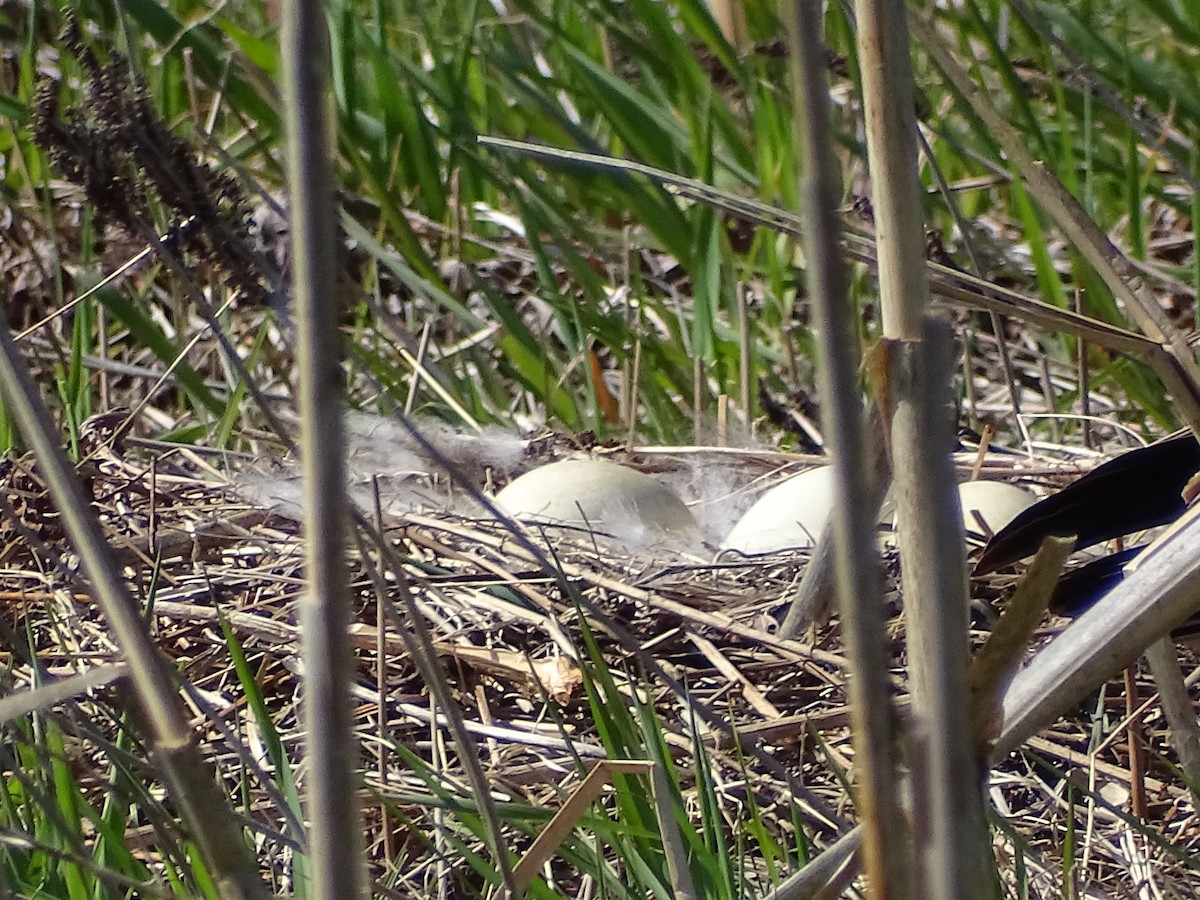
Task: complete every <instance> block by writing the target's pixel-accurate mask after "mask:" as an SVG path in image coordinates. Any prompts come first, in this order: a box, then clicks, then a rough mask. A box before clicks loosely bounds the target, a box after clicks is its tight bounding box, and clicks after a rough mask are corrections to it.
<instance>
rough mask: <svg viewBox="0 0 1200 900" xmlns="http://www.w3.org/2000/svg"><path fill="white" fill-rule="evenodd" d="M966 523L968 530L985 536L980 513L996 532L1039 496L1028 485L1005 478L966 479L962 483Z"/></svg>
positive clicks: (977, 535) (975, 534)
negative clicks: (987, 479)
mask: <svg viewBox="0 0 1200 900" xmlns="http://www.w3.org/2000/svg"><path fill="white" fill-rule="evenodd" d="M958 496H959V499H960V501H961V502H962V513H963V527H964V528H965V529H966V531H967V534H969V535H972V536H976V537H984V536H985V535H983V534H982V529H981V528H980V525H979V521H978V519H977V518H976V515H978V516H979V517H980V518H982V519H983V521H984V522H985V523H986V524H987V527H988V530H989V531H990V532H991V533H992V534H995V533H996V532H997V531H999V530H1000V529H1001V528H1003V527H1004V526H1005V525H1007V524H1008V523H1009V522H1011V521H1012V520H1013V519H1015V518H1016V517H1017V516H1019V515H1020V514H1021V513H1023V512H1024V511H1025V510H1027V509H1028V508H1029V507H1031V506H1033V504H1034V503H1036V502H1037V497H1036V496H1034V494H1033V493H1032V492H1031V491H1027V490H1025V488H1022V487H1017V486H1016V485H1015V484H1008V483H1007V482H1004V481H964V482H963V483H962V484H960V485H959V486H958Z"/></svg>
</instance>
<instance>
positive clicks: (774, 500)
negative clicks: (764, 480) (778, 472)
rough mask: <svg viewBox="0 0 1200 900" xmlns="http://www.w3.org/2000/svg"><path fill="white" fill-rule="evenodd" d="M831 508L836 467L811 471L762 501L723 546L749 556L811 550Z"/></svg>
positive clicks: (752, 508)
mask: <svg viewBox="0 0 1200 900" xmlns="http://www.w3.org/2000/svg"><path fill="white" fill-rule="evenodd" d="M832 508H833V467H832V466H818V467H817V468H815V469H808V470H807V471H804V472H801V473H800V474H799V475H793V476H792V477H791V478H789V479H787V480H786V481H784V482H783V483H782V484H778V485H776V486H775V487H773V488H771V489H770V490H769V491H767V492H766V493H765V494H763V495H762V496H761V497H759V498H758V500H757V501H756V502H755V504H754V505H753V506H751V507H750V508H749V509H748V510H746V513H745V515H743V516H742V517H741V518H740V519H739V520H738V523H737V524H736V525H734V526H733V530H732V531H730V532H729V535H728V537H726V538H725V540H724V542H723V543H722V544H721V546H722V547H723V548H725V549H728V550H737V551H738V552H739V553H747V554H755V553H774V552H776V551H777V550H788V549H794V548H800V547H811V546H813V545H814V544H815V543H816V542H817V540H818V539H819V538H820V537H821V530H822V529H823V528H824V527H825V522H826V520H827V519H828V518H829V511H830V510H831V509H832Z"/></svg>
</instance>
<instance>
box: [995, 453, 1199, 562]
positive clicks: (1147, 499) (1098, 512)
mask: <svg viewBox="0 0 1200 900" xmlns="http://www.w3.org/2000/svg"><path fill="white" fill-rule="evenodd" d="M1197 471H1200V444H1197V443H1196V440H1195V439H1194V438H1193V437H1192V436H1191V435H1187V436H1185V437H1180V438H1172V439H1170V440H1167V441H1162V442H1160V443H1158V444H1152V445H1150V446H1149V447H1142V448H1139V449H1137V450H1130V451H1129V452H1128V453H1122V454H1121V455H1120V456H1118V457H1117V458H1116V459H1113V460H1110V461H1109V462H1106V463H1104V464H1103V465H1101V466H1099V467H1097V468H1096V469H1093V470H1092V471H1091V472H1089V473H1088V474H1086V475H1084V476H1083V477H1082V478H1080V479H1079V480H1078V481H1076V482H1074V483H1073V484H1071V485H1068V486H1067V487H1065V488H1063V489H1062V490H1061V491H1059V492H1058V493H1057V494H1053V495H1052V496H1050V497H1047V498H1046V499H1045V500H1042V501H1040V502H1038V503H1035V504H1034V505H1033V506H1031V507H1029V509H1027V510H1025V511H1024V512H1023V513H1021V514H1020V515H1019V516H1017V517H1016V518H1015V519H1013V520H1012V521H1011V522H1010V523H1009V524H1008V525H1006V526H1005V527H1004V528H1002V529H1001V530H1000V531H999V532H997V533H996V535H995V536H994V537H993V538H992V540H991V541H990V542H989V543H988V545H987V547H986V548H985V549H984V551H983V555H982V556H981V557H980V558H979V562H978V563H977V564H976V566H975V574H976V575H986V574H987V573H988V572H994V571H996V570H997V569H1001V568H1003V567H1004V566H1007V565H1011V564H1012V563H1015V562H1016V561H1017V560H1020V559H1024V558H1025V557H1027V556H1032V555H1033V554H1034V553H1036V552H1037V549H1038V547H1040V546H1041V543H1042V540H1043V539H1045V538H1047V537H1049V536H1051V535H1054V536H1055V537H1071V536H1072V535H1074V536H1075V537H1076V541H1075V549H1076V550H1081V549H1083V548H1084V547H1090V546H1092V545H1093V544H1099V543H1101V542H1102V541H1107V540H1110V539H1112V538H1115V537H1120V536H1121V535H1125V534H1133V533H1134V532H1137V531H1143V530H1145V529H1147V528H1153V527H1155V526H1157V525H1166V524H1167V523H1168V522H1173V521H1174V520H1175V519H1177V518H1179V517H1180V516H1181V515H1183V512H1184V509H1185V508H1186V504H1185V503H1184V500H1183V489H1184V487H1186V486H1187V483H1188V481H1189V480H1190V479H1191V478H1192V476H1193V475H1195V474H1196V472H1197Z"/></svg>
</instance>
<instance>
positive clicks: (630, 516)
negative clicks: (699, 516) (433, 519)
mask: <svg viewBox="0 0 1200 900" xmlns="http://www.w3.org/2000/svg"><path fill="white" fill-rule="evenodd" d="M496 505H497V506H499V507H500V509H502V510H503V511H504V512H506V513H508V514H509V515H510V516H512V517H513V518H516V519H520V520H522V521H527V522H546V523H552V524H564V525H574V526H578V527H588V526H590V527H591V528H592V529H594V530H596V531H600V532H605V533H608V534H611V535H613V536H614V537H617V538H619V539H621V540H623V541H625V542H626V543H631V544H647V543H653V542H656V541H661V540H663V539H664V538H665V539H670V540H674V541H678V542H683V543H693V542H695V541H697V540H698V539H699V535H700V529H699V527H698V526H697V524H696V519H695V517H694V516H693V515H692V513H691V510H689V509H688V508H687V506H685V505H684V503H683V501H682V500H680V499H679V497H678V495H676V494H675V492H674V491H672V490H671V489H670V488H669V487H667V485H665V484H663V483H662V482H661V481H659V480H658V479H657V478H654V477H652V476H650V475H646V474H643V473H642V472H638V471H637V470H636V469H631V468H629V467H627V466H622V465H618V464H617V463H611V462H606V461H604V460H599V459H569V460H564V461H562V462H556V463H550V464H549V465H545V466H541V467H540V468H537V469H534V470H533V471H532V472H527V473H525V474H524V475H522V476H521V477H520V478H518V479H516V480H515V481H513V482H512V484H510V485H508V487H506V488H504V490H502V491H501V492H500V493H499V494H497V495H496Z"/></svg>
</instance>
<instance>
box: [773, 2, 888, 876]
mask: <svg viewBox="0 0 1200 900" xmlns="http://www.w3.org/2000/svg"><path fill="white" fill-rule="evenodd" d="M790 10H791V17H790V21H789V26H790V28H789V32H790V35H789V36H790V42H791V46H792V53H791V58H792V60H793V63H792V79H793V83H794V84H795V86H796V87H795V94H796V101H795V102H796V117H795V120H796V130H797V145H798V146H799V147H800V148H801V153H802V171H801V173H800V180H801V185H802V188H801V196H802V202H803V208H804V211H805V217H806V222H807V227H806V228H805V234H806V240H805V255H806V257H807V260H808V283H809V289H810V294H811V296H812V299H813V306H814V310H815V313H816V322H817V332H818V334H819V335H820V340H821V359H820V366H819V370H818V371H819V375H820V378H819V386H820V391H821V406H822V409H823V410H824V416H823V425H824V430H825V434H826V437H827V439H828V441H829V444H830V446H831V447H832V449H833V460H834V473H835V481H834V484H835V497H836V498H837V499H836V502H835V504H834V507H833V515H832V521H833V526H832V527H833V534H834V535H835V538H836V544H835V548H836V549H835V555H836V571H837V581H838V593H839V600H840V607H839V608H840V610H841V625H842V633H843V635H844V638H845V642H846V653H847V655H848V657H849V658H850V662H851V671H852V672H853V675H852V677H851V678H849V679H848V690H849V694H850V698H851V716H852V722H853V740H854V750H855V757H856V762H857V764H858V765H857V769H858V772H859V779H860V780H859V784H858V794H857V796H856V805H857V807H858V811H859V814H860V815H861V817H862V820H863V822H864V823H865V828H866V836H865V840H864V858H865V864H866V869H867V873H868V876H869V877H870V880H871V885H872V887H873V889H874V890H875V891H876V892H877V893H876V896H879V897H888V896H891V897H902V896H911V893H912V892H911V890H910V889H909V888H910V884H911V882H910V878H911V872H912V866H911V861H910V856H909V840H908V837H907V834H908V829H907V827H906V825H905V818H904V811H903V809H902V807H901V803H900V796H899V792H898V786H899V779H898V777H897V775H896V773H897V768H898V765H899V759H898V757H897V752H898V747H899V742H898V741H897V740H896V733H895V726H894V723H895V717H894V716H893V711H892V706H891V699H890V692H889V684H888V664H889V656H888V645H887V635H886V623H885V621H884V605H883V575H882V570H881V568H880V566H879V561H878V550H877V547H876V538H875V505H874V503H873V499H874V498H873V497H872V496H871V491H870V486H869V485H870V477H869V476H868V474H867V472H866V468H865V467H866V464H867V460H868V452H867V442H866V439H865V428H864V418H865V417H864V410H863V403H862V396H861V394H860V392H859V388H858V372H857V369H858V363H857V361H858V346H857V339H856V337H855V332H854V326H853V322H852V320H851V317H850V307H849V303H848V300H849V282H848V273H847V269H846V263H845V261H844V260H843V258H842V252H841V219H840V216H839V214H838V211H837V204H838V185H839V184H840V181H841V179H840V177H839V173H838V170H837V164H836V162H835V160H834V157H833V153H832V133H831V130H830V128H829V112H828V104H829V89H828V86H827V85H826V82H825V69H824V58H825V57H824V50H823V46H822V41H821V35H822V34H823V33H824V28H823V17H822V12H821V10H822V7H821V5H820V4H819V3H812V2H810V0H795V2H794V3H792V4H791V5H790Z"/></svg>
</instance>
